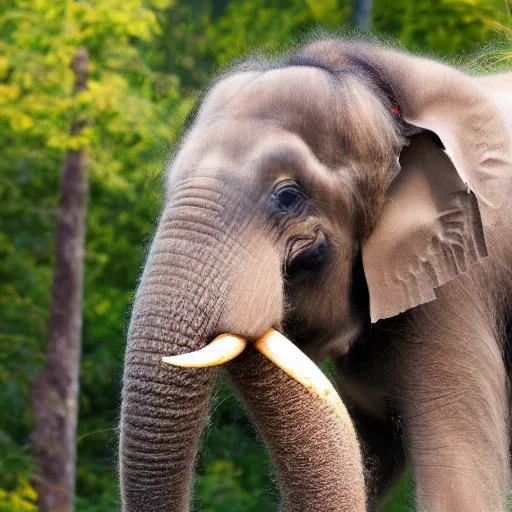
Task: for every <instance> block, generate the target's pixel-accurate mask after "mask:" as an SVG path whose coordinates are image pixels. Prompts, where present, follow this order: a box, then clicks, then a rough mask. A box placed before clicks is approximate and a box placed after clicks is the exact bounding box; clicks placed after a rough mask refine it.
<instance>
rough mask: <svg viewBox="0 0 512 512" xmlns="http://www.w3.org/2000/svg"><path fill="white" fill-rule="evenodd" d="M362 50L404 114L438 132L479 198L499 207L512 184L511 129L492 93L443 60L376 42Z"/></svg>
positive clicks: (411, 122)
mask: <svg viewBox="0 0 512 512" xmlns="http://www.w3.org/2000/svg"><path fill="white" fill-rule="evenodd" d="M372 49H373V50H374V51H372ZM363 51H364V53H365V54H366V56H367V58H368V59H370V61H372V62H373V64H374V65H375V66H376V67H377V69H378V70H379V73H381V74H382V78H383V79H384V81H387V83H388V84H389V86H390V87H391V89H392V91H393V92H394V94H395V95H396V99H397V100H398V102H399V104H400V107H401V110H402V115H403V117H404V119H405V120H406V121H407V122H408V123H410V124H412V125H415V126H418V127H420V128H426V129H427V130H430V131H432V132H434V133H436V134H437V135H438V136H439V138H440V139H441V141H442V143H443V145H444V146H445V149H446V153H447V154H448V155H449V157H450V158H451V160H452V162H453V164H454V166H455V169H456V170H457V172H458V173H459V175H460V176H461V178H462V179H463V181H464V182H465V183H467V184H468V186H469V187H470V189H471V190H472V191H473V192H474V193H475V194H476V196H477V197H478V199H479V200H481V201H483V202H484V203H486V204H487V205H488V206H491V207H492V208H499V207H500V206H501V205H502V204H503V203H504V202H505V201H506V200H507V199H508V198H509V197H510V192H511V187H512V129H511V126H510V125H509V124H508V123H507V121H506V119H505V117H504V115H503V114H502V112H501V111H500V110H499V108H498V107H497V106H496V104H495V103H494V101H493V100H492V98H491V96H490V95H489V96H487V95H486V94H485V92H484V89H483V88H482V87H478V85H477V84H476V83H475V82H474V80H472V79H470V78H469V77H468V76H467V75H465V74H463V73H461V72H460V71H458V70H456V69H454V68H452V67H450V66H446V65H444V64H441V63H439V62H436V61H432V60H428V59H423V58H418V57H413V56H410V55H407V54H403V53H399V52H393V51H390V50H386V49H383V48H378V47H371V46H365V47H364V50H363Z"/></svg>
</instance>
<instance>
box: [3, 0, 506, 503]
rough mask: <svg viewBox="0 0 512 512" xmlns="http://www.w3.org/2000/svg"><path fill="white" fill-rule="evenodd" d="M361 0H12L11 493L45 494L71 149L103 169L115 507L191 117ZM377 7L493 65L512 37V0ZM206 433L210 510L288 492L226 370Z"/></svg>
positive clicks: (97, 272)
mask: <svg viewBox="0 0 512 512" xmlns="http://www.w3.org/2000/svg"><path fill="white" fill-rule="evenodd" d="M350 8H351V2H350V1H349V0H278V1H274V0H237V1H235V0H212V1H208V2H204V1H202V0H190V1H187V2H185V1H183V0H109V1H108V2H107V1H105V0H75V1H72V0H4V1H3V2H1V3H0V147H1V148H2V151H1V152H0V283H2V284H1V286H0V310H1V315H0V410H2V411H9V413H8V414H2V415H0V511H3V510H8V511H18V510H19V511H21V510H23V511H29V510H35V507H34V502H35V496H34V491H33V488H32V486H31V484H30V482H31V479H32V477H33V475H34V466H33V461H32V458H31V456H30V438H29V436H30V430H31V427H32V414H31V407H30V385H31V382H32V379H33V378H34V376H35V375H36V374H37V373H38V371H39V369H40V367H41V364H42V362H43V360H44V354H45V346H46V338H47V321H48V310H49V302H50V292H51V276H52V264H53V251H54V248H53V236H54V228H55V221H56V214H57V207H58V190H59V169H60V166H61V164H62V161H63V158H64V155H65V152H66V151H67V150H69V149H84V150H85V151H86V152H87V155H88V170H89V175H90V193H89V197H90V199H89V214H88V221H87V230H88V233H87V251H86V274H85V297H84V329H83V359H82V369H81V372H82V373H81V392H80V420H79V438H78V455H79V463H78V468H77V492H78V496H77V510H78V511H80V512H96V511H97V512H100V511H110V510H118V509H119V497H118V489H117V477H116V464H117V462H116V449H117V433H116V430H115V428H116V421H117V415H118V396H119V387H120V386H119V384H120V379H121V373H122V354H123V349H124V335H125V330H126V326H127V321H128V317H129V308H130V302H131V299H132V296H133V292H134V290H135V287H136V279H137V276H138V274H139V271H140V268H141V265H142V262H143V256H144V248H145V246H146V245H147V244H148V243H149V240H150V237H151V233H152V230H153V227H154V224H155V220H156V218H157V215H158V209H159V204H160V201H161V188H162V187H161V181H162V178H161V174H160V171H161V169H162V168H163V167H164V165H165V161H166V158H167V153H168V151H169V148H170V147H171V145H172V144H173V143H174V142H175V141H176V139H177V136H178V131H179V128H180V125H181V122H182V120H183V118H184V117H185V115H186V114H187V113H188V111H189V110H190V108H191V107H192V105H193V104H194V102H195V100H196V98H197V96H198V92H199V90H200V88H201V87H202V86H203V85H204V84H205V83H206V82H207V80H208V79H209V77H210V76H211V75H212V74H213V73H214V72H215V71H216V70H217V69H218V68H220V67H222V66H224V65H225V64H226V63H228V62H229V61H230V60H232V59H236V58H238V57H239V56H240V55H242V54H245V53H246V52H250V51H252V50H254V49H261V48H263V49H265V50H266V51H269V52H275V51H278V50H279V49H281V48H283V47H286V46H287V45H289V44H290V43H292V42H294V41H297V40H300V38H301V37H303V36H305V35H306V34H308V33H309V32H311V31H315V30H317V29H318V28H319V27H326V28H328V29H330V28H336V27H338V26H340V25H343V24H346V23H348V22H349V20H350V14H351V12H350ZM374 25H375V28H376V29H377V31H378V32H380V33H384V34H389V35H392V36H393V37H395V38H397V39H398V40H399V41H400V42H401V43H402V44H403V45H405V46H406V47H408V48H417V49H420V50H425V51H429V52H434V53H437V54H441V55H448V54H453V53H454V54H456V55H461V54H464V53H468V52H470V51H473V50H475V49H478V47H479V45H481V44H485V43H492V44H493V47H494V48H497V51H496V52H494V53H493V55H495V56H493V58H492V60H491V61H490V64H491V65H493V66H494V65H496V61H497V60H499V59H501V62H506V61H507V59H510V56H511V55H512V48H511V47H510V43H509V41H510V36H511V34H512V33H511V27H512V24H511V20H510V13H509V11H507V9H506V3H505V2H504V0H436V1H434V2H433V1H431V0H375V6H374ZM507 44H508V47H507ZM81 45H85V46H86V47H87V49H88V51H89V53H90V58H91V65H90V73H89V89H88V90H87V91H86V92H84V93H82V94H80V95H79V96H78V97H74V96H73V95H72V87H73V76H72V73H71V70H70V69H69V63H70V61H71V58H72V57H73V55H74V53H75V51H76V49H77V48H78V47H79V46H81ZM507 51H508V53H507ZM488 64H489V62H486V65H488ZM72 119H83V120H84V121H85V122H86V128H85V129H84V130H83V131H82V133H81V134H80V135H71V134H70V130H69V127H70V122H71V120H72ZM203 444H204V449H203V452H202V453H201V455H200V457H199V461H198V468H197V472H198V478H197V484H196V491H195V506H196V508H197V509H198V510H199V509H201V510H205V511H212V512H213V511H219V510H222V511H226V512H242V511H244V512H246V511H260V510H275V509H276V507H277V503H278V501H279V496H278V491H277V488H276V485H275V477H274V476H273V473H272V469H271V466H270V463H269V460H268V457H267V454H266V451H265V447H264V446H263V444H262V443H261V441H259V440H258V437H257V435H256V433H255V431H254V429H253V427H252V425H251V423H250V421H249V420H248V419H247V417H246V414H245V411H244V409H243V408H242V406H241V405H240V404H239V402H238V401H237V400H236V399H235V398H234V396H233V392H232V391H231V389H230V388H229V387H228V386H227V385H226V383H225V382H224V381H222V382H221V383H220V384H219V386H218V390H217V395H216V400H215V404H214V414H213V418H212V421H211V425H210V427H209V429H208V432H207V433H206V436H205V441H204V443H203ZM411 495H412V484H411V482H410V479H409V480H408V479H406V480H405V481H404V482H403V483H402V485H401V486H400V487H399V489H398V490H397V491H396V492H395V493H394V494H393V496H391V497H390V498H389V499H388V500H387V502H386V503H385V504H384V505H383V507H382V511H383V512H384V511H385V512H388V511H392V510H393V511H402V510H404V511H405V510H410V509H411Z"/></svg>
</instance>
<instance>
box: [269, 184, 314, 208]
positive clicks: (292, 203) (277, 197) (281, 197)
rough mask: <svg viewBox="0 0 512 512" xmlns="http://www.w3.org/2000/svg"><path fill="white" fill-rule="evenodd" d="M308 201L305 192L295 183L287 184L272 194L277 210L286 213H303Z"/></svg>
mask: <svg viewBox="0 0 512 512" xmlns="http://www.w3.org/2000/svg"><path fill="white" fill-rule="evenodd" d="M307 199H308V197H307V196H306V194H305V192H304V191H303V190H302V189H301V188H300V187H299V186H298V185H297V183H294V182H287V183H286V184H284V185H281V186H280V187H279V188H278V189H277V190H275V191H274V192H273V193H272V202H273V204H274V206H275V208H276V209H277V210H278V211H280V212H284V213H293V214H299V213H301V212H302V210H303V209H304V207H305V206H306V201H307Z"/></svg>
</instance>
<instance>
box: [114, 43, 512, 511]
mask: <svg viewBox="0 0 512 512" xmlns="http://www.w3.org/2000/svg"><path fill="white" fill-rule="evenodd" d="M510 149H511V137H510V128H509V127H508V126H507V124H506V122H505V121H504V120H503V119H501V117H500V114H499V112H498V110H497V109H496V108H495V106H494V105H493V103H492V102H491V101H490V100H488V99H487V98H486V97H485V96H484V95H483V94H482V92H481V91H480V90H479V89H477V88H476V86H474V85H473V83H472V82H471V80H470V79H469V78H468V77H467V76H465V75H463V74H462V73H460V72H459V71H456V70H454V69H452V68H449V67H447V66H444V65H442V64H439V63H435V62H433V61H429V60H425V59H420V58H416V57H412V56H409V55H406V54H402V53H397V52H395V51H392V50H389V49H386V48H383V47H380V46H376V45H371V44H360V43H352V42H344V41H339V40H324V41H318V42H314V43H311V44H308V45H306V46H305V47H303V48H301V49H299V50H298V51H296V52H294V53H293V54H291V55H289V56H287V57H285V58H283V59H282V60H280V61H271V62H262V61H249V62H246V63H244V64H242V65H240V66H238V67H236V68H233V69H232V70H230V71H229V72H228V73H226V74H224V75H223V76H221V77H220V78H218V79H217V81H216V82H215V83H214V84H213V85H212V87H211V88H210V89H209V90H208V92H207V94H206V95H205V98H204V100H203V101H202V103H201V105H200V108H199V109H198V112H197V114H196V116H195V118H194V119H193V121H192V122H191V125H190V127H189V129H188V131H187V133H186V135H185V137H184V139H183V141H182V142H181V144H180V147H179V150H178V152H177V154H176V156H175V158H174V161H173V163H172V165H171V166H170V168H169V170H168V173H167V178H166V179H167V181H166V197H165V204H164V207H163V211H162V214H161V217H160V220H159V223H158V228H157V231H156V234H155V237H154V241H153V244H152V247H151V250H150V253H149V256H148V259H147V263H146V265H145V268H144V272H143V275H142V277H141V281H140V286H139V288H138V291H137V295H136V299H135V304H134V308H133V315H132V319H131V324H130V329H129V336H128V345H127V349H126V357H125V373H124V381H123V395H122V400H123V403H122V415H121V444H120V468H121V488H122V497H123V506H124V509H125V510H126V511H134V510H142V509H143V508H146V509H148V510H155V511H157V510H162V511H163V510H173V511H183V510H187V507H188V503H189V500H190V492H191V491H190V489H191V482H192V477H193V467H194V459H195V455H196V451H197V445H198V440H199V437H200V433H201V430H202V427H203V426H204V425H205V422H206V421H207V414H208V411H207V409H208V402H209V398H210V393H211V390H212V386H213V382H214V379H215V375H216V372H217V369H216V368H215V367H208V368H181V367H175V366H170V365H167V364H165V363H164V362H163V361H162V357H163V356H175V355H178V356H179V355H181V354H186V353H189V352H195V351H198V350H199V349H202V348H203V347H205V346H207V345H209V344H210V342H211V341H212V340H213V339H214V338H216V337H217V336H218V335H220V334H222V333H226V332H231V333H234V334H235V335H236V336H238V337H241V338H243V339H244V340H247V341H248V345H249V347H248V348H247V349H246V350H245V352H244V353H243V354H242V355H240V356H239V357H238V358H235V359H233V361H231V362H230V363H228V364H227V365H226V367H225V368H226V369H227V371H228V372H229V375H230V378H231V379H232V381H233V382H234V384H235V385H236V387H237V389H238V390H239V392H240V394H241V396H242V397H243V399H244V400H245V402H246V403H247V404H248V406H249V409H250V411H251V413H252V415H253V417H254V419H255V420H256V422H257V423H258V425H259V428H260V431H261V433H262V435H263V437H264V439H265V441H266V442H267V444H268V446H269V448H270V452H271V454H272V456H273V458H274V461H275V462H276V464H277V469H278V475H279V479H280V481H281V483H282V486H283V493H284V501H285V506H286V507H287V510H340V507H341V505H340V503H342V502H343V500H344V499H346V497H347V496H348V495H350V492H351V491H350V489H353V488H354V487H355V486H358V485H360V475H361V471H360V468H358V467H357V466H358V464H359V459H358V454H357V447H356V448H354V444H351V445H350V443H349V446H351V448H350V449H347V441H346V439H347V438H350V436H347V432H348V431H350V428H351V426H350V422H348V423H347V421H343V419H340V418H342V416H340V415H336V413H334V412H333V410H332V408H329V407H328V406H326V405H323V404H322V403H320V402H318V401H316V399H314V398H313V397H312V396H311V395H309V394H308V392H307V391H305V390H303V388H302V387H301V386H300V385H299V384H297V383H296V382H295V381H294V380H293V379H291V378H290V377H288V376H287V375H286V374H285V373H283V372H281V371H280V370H279V369H277V368H276V367H275V366H273V365H272V364H271V363H269V362H268V360H267V359H265V358H264V357H262V356H261V355H260V354H259V353H258V352H257V351H255V350H254V347H253V345H254V342H256V340H260V339H261V337H262V335H264V333H266V332H268V330H269V329H271V328H273V329H276V330H278V331H281V332H284V333H286V334H287V335H288V336H289V337H291V338H292V339H293V341H294V343H295V344H296V345H297V346H298V347H300V348H301V349H302V350H303V351H305V352H306V353H307V354H308V355H309V356H311V357H312V358H313V359H314V360H316V361H319V360H322V359H324V358H326V357H329V356H332V355H339V354H342V353H345V352H346V351H348V350H349V348H350V346H351V344H352V343H353V342H354V340H355V339H356V338H357V337H358V335H359V334H360V333H361V332H362V330H363V329H365V328H366V327H367V326H368V325H369V324H370V322H371V321H377V320H378V319H381V318H386V317H390V316H394V315H397V314H398V313H400V312H401V311H404V310H406V309H408V308H411V307H414V306H416V305H418V304H421V303H422V302H425V301H428V300H432V299H433V298H435V291H434V290H435V288H436V287H437V286H439V285H440V284H443V283H444V282H446V281H447V280H449V279H451V278H453V277H455V276H456V275H458V274H459V273H461V272H463V271H464V270H465V269H466V268H467V267H468V266H469V265H470V264H471V263H472V262H475V261H477V260H478V259H479V258H481V257H483V256H485V254H486V250H485V240H484V238H483V233H482V227H481V223H480V214H479V209H478V203H477V200H476V197H475V194H476V196H478V198H479V199H480V200H481V201H482V202H484V203H486V204H488V205H490V206H496V205H498V204H499V203H500V202H501V201H502V200H503V199H504V197H506V195H507V194H508V191H509V181H508V178H506V176H507V174H510V168H511V161H510V156H509V155H511V154H512V152H511V150H510ZM235 341H236V339H235ZM244 346H245V342H242V343H241V345H239V350H238V351H240V350H241V349H243V348H244ZM214 350H216V349H214V348H211V351H214ZM217 356H218V354H216V357H217ZM232 356H233V354H232ZM232 356H230V357H232ZM226 359H229V357H227V356H226V357H224V356H222V355H221V360H226ZM171 361H174V362H178V363H179V362H180V359H179V358H178V359H172V358H171ZM212 361H213V359H211V360H210V363H208V364H211V363H212ZM181 362H183V359H181ZM347 429H348V430H347ZM347 450H348V451H347ZM347 460H348V461H349V464H348V467H349V468H351V471H347V466H343V461H345V462H346V461H347ZM340 461H341V462H340ZM350 461H352V465H351V462H350ZM352 470H353V471H352ZM351 475H352V476H351ZM354 475H356V476H354ZM357 475H359V476H357ZM358 482H359V483H358ZM356 494H357V493H356ZM358 496H359V495H358ZM356 499H357V500H359V503H358V504H356V506H353V505H354V503H352V505H350V503H349V504H348V505H345V506H346V507H348V508H344V510H345V509H346V510H359V509H362V508H361V507H363V508H364V497H360V496H359V497H358V498H356ZM345 503H346V502H345ZM351 507H352V508H351ZM358 507H359V508H358Z"/></svg>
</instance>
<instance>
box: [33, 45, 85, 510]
mask: <svg viewBox="0 0 512 512" xmlns="http://www.w3.org/2000/svg"><path fill="white" fill-rule="evenodd" d="M88 63H89V58H88V53H87V50H86V49H85V48H79V49H78V50H77V52H76V54H75V56H74V58H73V61H72V63H71V69H72V70H73V72H74V74H75V86H74V95H77V94H79V93H80V92H81V91H83V90H85V89H86V88H87V67H88ZM83 124H84V123H83V121H82V120H79V119H75V120H73V122H72V124H71V134H72V135H77V134H78V133H80V131H81V130H82V128H83ZM60 188H61V190H60V210H59V218H58V222H57V232H56V250H55V271H54V275H53V284H52V303H51V311H50V320H49V341H48V354H47V361H46V366H45V368H44V370H43V372H42V373H41V375H40V376H39V378H38V379H37V380H36V382H35V383H34V387H33V405H34V412H35V427H34V431H33V433H32V442H33V453H34V456H35V458H36V460H37V462H38V464H39V471H40V474H39V477H38V478H37V481H36V487H37V490H38V493H39V498H38V500H39V507H40V511H41V512H71V511H72V510H73V504H74V491H75V460H76V425H77V413H78V387H79V381H78V377H79V370H80V351H81V350H80V346H81V330H82V295H83V268H84V251H85V247H84V245H85V219H86V212H87V171H86V163H85V154H84V151H83V150H78V151H69V152H68V153H67V155H66V158H65V161H64V164H63V166H62V171H61V186H60Z"/></svg>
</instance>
